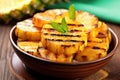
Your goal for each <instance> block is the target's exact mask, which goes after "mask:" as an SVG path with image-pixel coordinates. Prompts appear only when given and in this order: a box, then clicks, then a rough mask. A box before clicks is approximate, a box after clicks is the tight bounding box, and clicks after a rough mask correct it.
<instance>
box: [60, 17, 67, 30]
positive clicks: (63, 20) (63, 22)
mask: <svg viewBox="0 0 120 80" xmlns="http://www.w3.org/2000/svg"><path fill="white" fill-rule="evenodd" d="M61 25H62V28H63V29H64V31H65V32H68V26H67V23H66V20H65V18H63V19H62V24H61Z"/></svg>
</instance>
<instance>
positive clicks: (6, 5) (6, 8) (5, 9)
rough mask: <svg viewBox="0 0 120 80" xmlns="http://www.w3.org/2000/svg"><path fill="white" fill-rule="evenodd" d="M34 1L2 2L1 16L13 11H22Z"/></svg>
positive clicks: (0, 6)
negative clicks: (24, 6)
mask: <svg viewBox="0 0 120 80" xmlns="http://www.w3.org/2000/svg"><path fill="white" fill-rule="evenodd" d="M31 1H32V0H0V14H5V13H9V12H10V11H11V10H15V9H21V8H22V7H23V5H28V4H29V3H30V2H31Z"/></svg>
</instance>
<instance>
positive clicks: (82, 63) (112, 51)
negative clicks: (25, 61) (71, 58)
mask: <svg viewBox="0 0 120 80" xmlns="http://www.w3.org/2000/svg"><path fill="white" fill-rule="evenodd" d="M15 28H16V25H15V26H13V27H12V29H11V30H10V34H9V39H10V42H11V44H12V45H13V46H14V47H15V48H17V49H18V50H19V51H20V52H22V53H24V54H25V55H27V56H29V57H32V58H34V59H37V60H41V61H43V62H47V63H51V64H59V65H70V66H75V65H88V64H92V63H97V62H100V61H102V60H105V59H107V58H109V57H110V56H112V55H113V54H114V52H115V50H116V49H117V47H118V43H119V42H118V36H117V35H116V33H115V32H114V31H113V30H112V29H111V28H110V27H108V29H109V31H110V32H111V33H112V34H113V35H114V37H115V40H116V44H115V47H114V48H113V50H111V51H110V53H109V54H108V55H107V56H105V57H103V58H100V59H97V60H93V61H87V62H71V63H65V62H55V61H51V60H47V59H44V58H40V57H36V56H34V55H31V54H28V53H27V52H25V51H23V50H22V49H20V48H19V47H18V46H17V45H16V44H15V42H14V41H13V38H12V34H13V32H14V30H15Z"/></svg>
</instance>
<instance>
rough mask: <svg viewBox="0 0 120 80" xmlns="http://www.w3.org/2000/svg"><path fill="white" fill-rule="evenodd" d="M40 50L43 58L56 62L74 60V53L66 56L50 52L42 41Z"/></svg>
mask: <svg viewBox="0 0 120 80" xmlns="http://www.w3.org/2000/svg"><path fill="white" fill-rule="evenodd" d="M37 50H38V52H39V54H40V56H41V57H42V58H45V59H48V60H51V61H56V62H72V60H73V55H71V56H66V55H65V54H59V55H58V54H54V53H53V52H50V51H49V50H47V49H45V48H43V46H42V43H41V42H40V43H39V47H38V49H37Z"/></svg>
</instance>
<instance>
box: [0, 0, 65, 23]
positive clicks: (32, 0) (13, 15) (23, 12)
mask: <svg viewBox="0 0 120 80" xmlns="http://www.w3.org/2000/svg"><path fill="white" fill-rule="evenodd" d="M58 1H60V0H0V23H1V22H2V23H9V22H10V21H12V20H21V19H23V17H24V18H26V17H28V16H32V15H33V14H34V13H35V12H37V11H43V10H44V9H45V7H46V6H48V5H51V4H54V3H55V2H58ZM61 1H64V0H61Z"/></svg>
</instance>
